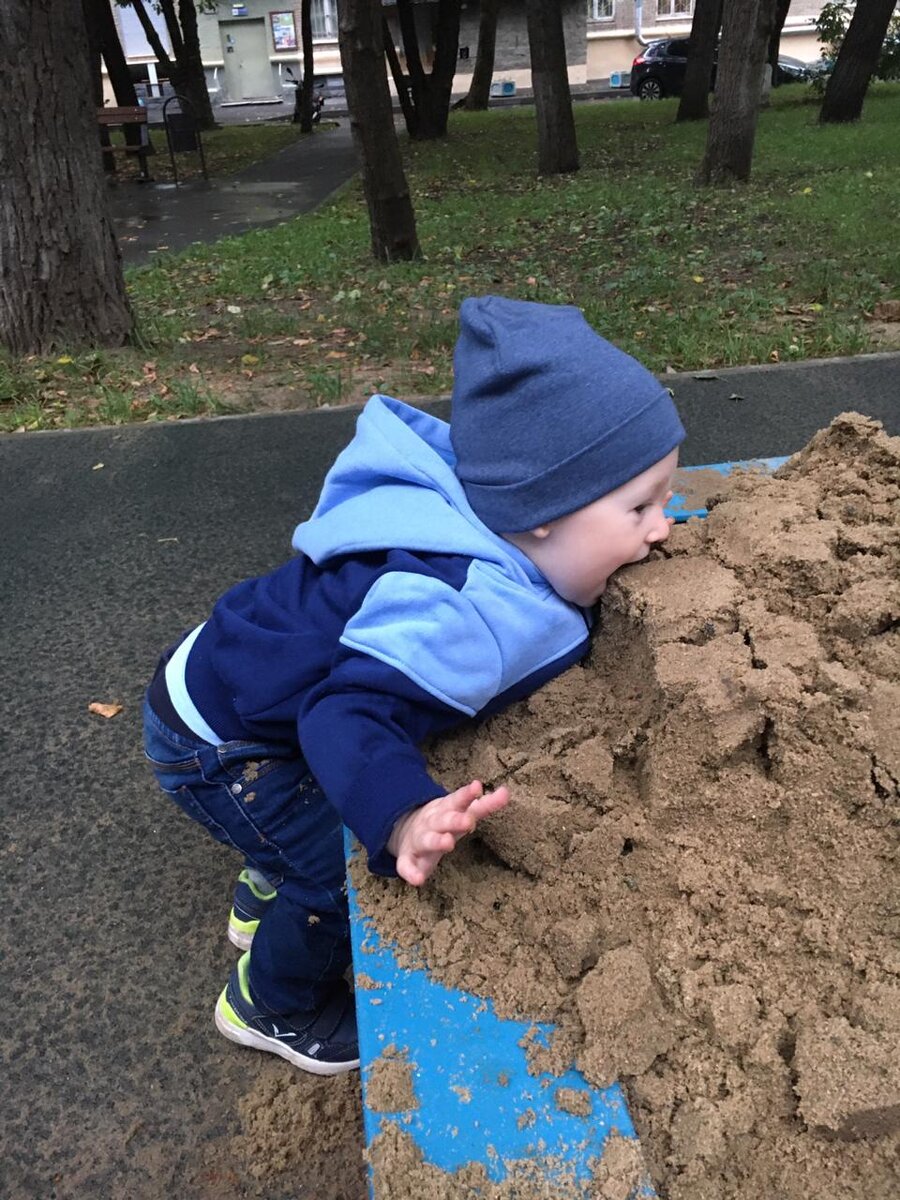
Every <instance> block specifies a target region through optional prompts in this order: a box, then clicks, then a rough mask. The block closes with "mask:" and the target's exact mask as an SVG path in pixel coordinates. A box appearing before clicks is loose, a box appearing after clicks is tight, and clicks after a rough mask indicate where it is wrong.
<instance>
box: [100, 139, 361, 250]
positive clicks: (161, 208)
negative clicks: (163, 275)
mask: <svg viewBox="0 0 900 1200" xmlns="http://www.w3.org/2000/svg"><path fill="white" fill-rule="evenodd" d="M162 144H163V145H164V141H163V143H162ZM162 152H163V153H164V151H162ZM356 171H357V160H356V152H355V150H354V148H353V140H352V138H351V135H350V123H349V121H347V120H341V121H340V122H339V124H338V125H337V127H336V128H324V129H319V130H316V132H315V134H313V136H312V137H304V138H299V139H298V140H297V141H296V142H295V143H293V145H290V146H286V147H285V148H284V149H283V150H280V151H279V152H278V153H277V154H274V155H272V156H271V157H270V158H267V159H265V160H264V161H263V162H260V163H256V164H255V165H254V166H252V167H247V168H246V169H245V170H244V171H241V172H240V173H239V174H238V175H232V176H229V177H227V178H225V179H212V180H210V182H209V183H204V182H202V181H197V182H194V181H191V182H189V183H184V184H181V185H180V186H179V187H175V185H174V184H172V183H160V184H142V183H136V182H134V183H132V182H127V183H119V184H116V185H115V186H113V187H111V188H110V189H109V197H110V207H111V210H112V218H113V225H114V227H115V231H116V237H117V238H118V241H119V246H120V248H121V251H122V257H123V259H124V261H125V265H126V266H130V267H133V266H140V265H142V264H144V263H148V262H152V261H153V259H154V258H155V257H157V255H159V254H161V253H162V254H164V253H166V252H168V251H171V252H173V253H174V252H177V251H179V250H185V249H187V247H188V246H191V245H193V244H194V243H196V242H215V241H218V239H219V238H223V237H233V236H235V235H237V234H241V233H246V232H247V231H248V230H250V229H258V228H262V227H264V226H266V225H278V224H280V223H281V222H282V221H287V220H289V219H290V218H291V217H295V216H297V215H298V214H299V213H306V212H312V210H313V209H314V208H317V207H318V205H320V204H321V203H322V202H323V201H324V200H325V199H327V197H328V196H330V195H331V194H332V192H334V191H336V190H337V189H338V188H339V187H341V185H342V184H344V183H346V182H347V180H348V179H351V178H352V177H353V175H354V174H355V173H356Z"/></svg>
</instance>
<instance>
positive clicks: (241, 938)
mask: <svg viewBox="0 0 900 1200" xmlns="http://www.w3.org/2000/svg"><path fill="white" fill-rule="evenodd" d="M228 940H229V942H231V944H232V946H237V948H238V950H249V949H250V947H251V946H252V945H253V934H252V933H244V931H243V930H242V929H235V928H234V927H233V926H232V925H229V926H228Z"/></svg>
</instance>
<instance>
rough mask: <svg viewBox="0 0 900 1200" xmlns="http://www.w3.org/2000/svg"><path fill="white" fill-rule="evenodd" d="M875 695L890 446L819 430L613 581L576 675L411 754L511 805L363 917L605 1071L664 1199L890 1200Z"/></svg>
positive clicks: (894, 751) (890, 793) (556, 1057)
mask: <svg viewBox="0 0 900 1200" xmlns="http://www.w3.org/2000/svg"><path fill="white" fill-rule="evenodd" d="M898 681H900V439H897V438H893V439H889V438H887V437H886V436H885V435H884V434H883V433H882V432H881V431H880V429H879V427H878V426H877V425H875V424H874V423H873V422H870V421H868V420H866V419H864V418H861V417H858V416H852V415H851V416H843V417H840V418H838V419H837V420H836V421H835V422H834V423H833V424H832V426H831V427H830V428H829V429H827V430H825V431H823V432H822V433H820V434H818V435H817V436H816V437H815V438H814V439H813V440H812V442H811V443H810V444H809V446H808V447H807V448H806V449H805V450H804V451H803V452H802V453H801V454H800V455H798V456H797V457H795V458H794V459H793V460H792V462H791V463H790V464H789V465H788V466H787V467H786V468H784V469H783V470H782V471H781V472H779V474H778V476H777V477H774V478H770V477H763V476H745V477H743V478H740V479H738V480H735V481H731V482H730V483H729V484H728V486H727V489H725V490H724V491H723V493H722V494H721V496H720V497H719V498H718V500H717V501H715V502H714V503H713V504H712V507H711V512H710V516H709V517H708V519H707V520H705V521H693V522H690V523H689V524H688V525H687V526H685V527H681V528H679V529H676V530H675V531H674V532H673V535H672V537H671V539H670V541H669V542H668V543H667V545H666V547H665V549H664V551H663V552H661V553H660V554H659V555H657V556H656V557H655V559H654V560H653V561H651V562H649V563H647V564H644V565H642V566H640V567H637V568H633V569H630V570H628V571H625V572H622V574H621V576H620V577H618V578H617V579H616V580H615V581H614V583H613V585H612V586H611V587H610V590H609V593H608V596H607V597H606V600H605V603H604V605H603V618H602V628H601V630H600V632H599V633H598V636H597V638H596V640H595V643H594V647H593V650H592V653H591V656H590V659H589V660H588V661H587V662H586V663H585V664H584V665H583V666H581V667H576V668H574V669H573V670H571V671H569V672H568V673H567V674H566V675H565V676H563V677H562V678H560V679H559V680H557V681H555V682H554V683H552V684H550V685H549V686H548V687H546V688H544V689H542V690H541V691H540V692H539V693H538V694H536V695H535V696H533V697H532V698H531V699H530V700H528V701H527V702H525V703H523V704H521V705H518V706H517V707H515V708H514V709H511V710H509V711H508V712H506V713H505V714H503V715H502V716H500V717H499V718H496V719H495V720H494V721H492V722H491V723H490V724H489V725H487V726H485V727H484V728H483V729H481V730H479V731H467V732H465V733H463V734H461V735H459V736H457V737H454V738H451V739H448V740H446V741H444V742H442V743H441V744H440V745H438V746H437V747H435V749H434V752H433V756H432V766H433V768H434V771H435V773H436V775H437V777H438V778H441V779H443V780H444V781H445V782H446V783H447V785H448V787H456V786H458V785H459V784H460V783H461V782H463V781H464V780H466V779H469V778H471V777H473V776H476V777H478V778H481V779H483V780H484V781H485V782H486V783H487V784H495V783H499V782H507V783H509V784H510V786H511V788H512V792H513V800H514V802H513V804H512V805H511V806H510V808H509V809H508V810H507V811H506V812H504V813H502V814H498V816H496V817H495V818H492V819H491V822H490V823H489V824H487V825H486V826H485V828H484V830H483V832H482V834H481V835H480V836H479V837H478V838H477V839H476V838H473V839H471V840H470V841H469V843H468V844H464V845H461V846H460V847H459V848H458V850H457V852H456V853H455V854H454V855H451V856H450V857H449V858H447V859H445V860H444V862H443V864H442V866H441V868H440V870H439V871H438V873H437V875H436V877H435V878H434V879H433V880H432V881H431V882H430V883H429V885H428V886H427V887H426V888H425V889H423V890H421V891H419V892H417V891H415V890H413V889H411V888H408V887H404V886H403V885H401V884H398V883H395V882H391V881H384V880H380V879H376V878H373V877H370V876H366V877H365V878H364V879H361V880H360V883H361V896H360V898H361V902H362V904H363V907H364V909H365V910H366V911H367V912H368V913H369V914H371V915H372V916H373V917H374V919H375V921H376V924H377V925H378V927H379V930H380V932H381V933H382V936H384V937H386V938H389V939H394V940H396V941H397V942H399V943H400V945H401V946H405V947H410V948H412V947H418V950H419V951H420V952H421V955H422V957H423V958H424V961H425V963H426V964H427V965H428V966H429V968H430V969H431V970H432V971H433V973H434V974H435V975H436V976H437V977H438V978H440V979H441V980H443V981H444V982H446V983H449V984H450V985H452V986H457V987H461V988H465V989H467V990H469V991H472V992H475V993H478V994H481V995H486V996H491V997H493V999H494V1000H495V1002H496V1004H497V1007H498V1010H499V1011H500V1012H501V1013H502V1014H505V1015H513V1014H515V1015H516V1016H526V1017H532V1018H535V1019H549V1020H552V1021H554V1022H556V1023H557V1025H558V1027H559V1036H558V1037H557V1039H556V1043H555V1045H554V1047H553V1049H552V1051H550V1052H547V1051H544V1052H543V1053H542V1054H538V1053H535V1055H534V1059H535V1065H536V1067H540V1068H541V1069H546V1068H547V1067H551V1068H554V1069H558V1070H562V1069H564V1068H565V1067H567V1066H568V1065H569V1063H570V1062H572V1061H573V1060H574V1061H575V1062H576V1063H577V1065H578V1066H579V1067H580V1068H581V1070H583V1071H584V1073H585V1074H586V1075H587V1077H588V1078H589V1079H590V1080H591V1081H593V1082H594V1083H596V1084H598V1085H602V1084H606V1083H608V1082H609V1081H611V1080H612V1079H614V1078H619V1079H621V1080H622V1082H623V1083H624V1085H625V1087H626V1090H627V1092H628V1095H629V1099H630V1104H631V1108H632V1114H633V1117H634V1119H635V1123H636V1125H637V1127H638V1131H639V1133H640V1135H641V1140H642V1144H643V1146H644V1149H645V1151H646V1153H647V1156H648V1161H649V1166H650V1170H651V1174H652V1176H653V1178H654V1181H655V1183H656V1186H657V1188H658V1189H659V1191H660V1194H661V1195H663V1196H664V1197H667V1198H669V1200H706V1198H719V1197H722V1198H725V1197H742V1198H743V1197H747V1198H748V1200H750V1198H751V1197H752V1198H753V1200H758V1197H761V1196H764V1197H776V1196H777V1197H779V1200H809V1198H810V1197H816V1198H817V1200H830V1198H832V1197H834V1200H837V1198H838V1197H841V1200H848V1198H852V1197H866V1200H888V1197H890V1198H891V1200H893V1197H895V1196H897V1195H898V1194H900V1169H898V1157H897V1156H898V1149H900V1146H898V1138H900V939H898V934H900V883H898V871H897V857H898V855H897V816H898V811H900V809H898V779H900V682H898ZM400 1049H402V1048H400ZM394 1140H395V1142H396V1143H397V1148H396V1150H395V1153H396V1155H397V1156H401V1158H402V1155H406V1156H407V1161H406V1162H405V1164H404V1169H405V1170H406V1171H407V1172H409V1170H410V1169H411V1167H410V1163H409V1161H408V1147H405V1146H404V1143H403V1142H402V1139H399V1138H395V1139H394ZM398 1165H399V1162H398ZM386 1173H387V1172H386ZM614 1182H615V1181H613V1184H614ZM613 1184H610V1187H612V1190H610V1191H608V1194H609V1195H613V1194H616V1193H615V1188H614V1186H613ZM455 1186H456V1184H452V1185H451V1183H450V1181H446V1184H445V1186H444V1188H443V1191H442V1190H441V1186H440V1185H439V1184H436V1185H434V1186H432V1185H431V1184H429V1185H428V1190H427V1191H426V1192H423V1193H422V1194H423V1195H428V1196H439V1195H440V1196H450V1195H457V1194H459V1195H476V1194H481V1193H480V1192H476V1191H472V1190H471V1188H470V1189H469V1191H466V1190H465V1189H463V1190H462V1191H459V1192H456V1191H453V1190H451V1188H452V1187H455ZM404 1194H405V1193H404ZM530 1194H531V1193H529V1192H528V1191H527V1189H523V1190H521V1191H519V1192H516V1195H520V1196H522V1197H524V1196H526V1195H530ZM535 1194H540V1193H535ZM594 1194H596V1195H600V1194H601V1192H600V1191H597V1192H595V1193H594ZM602 1194H604V1195H606V1194H607V1191H606V1190H604V1191H603V1193H602Z"/></svg>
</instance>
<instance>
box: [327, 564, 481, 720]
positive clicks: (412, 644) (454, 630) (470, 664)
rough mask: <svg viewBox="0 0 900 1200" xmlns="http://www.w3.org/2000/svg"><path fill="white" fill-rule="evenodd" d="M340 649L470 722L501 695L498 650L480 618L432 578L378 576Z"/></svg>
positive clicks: (452, 590)
mask: <svg viewBox="0 0 900 1200" xmlns="http://www.w3.org/2000/svg"><path fill="white" fill-rule="evenodd" d="M341 644H342V645H344V646H347V647H348V648H349V649H351V650H357V651H359V652H360V653H362V654H368V655H370V656H371V657H372V658H377V659H379V660H380V661H381V662H384V663H387V664H388V666H391V667H394V668H395V669H396V670H398V671H402V672H403V674H404V675H406V677H407V678H408V679H411V680H412V681H413V683H416V684H418V685H419V687H421V688H422V689H423V690H424V691H426V692H428V693H429V695H432V696H434V697H435V698H436V699H438V700H440V701H442V702H443V703H444V704H448V705H450V707H451V708H455V709H457V710H458V711H459V712H463V713H465V714H466V715H467V716H470V717H472V716H474V715H475V713H477V712H478V710H479V709H481V708H483V707H484V705H485V704H487V702H488V701H489V700H491V699H492V698H493V697H494V696H495V695H496V694H497V693H498V691H499V690H500V682H501V679H502V674H503V671H502V662H501V658H500V648H499V646H498V645H497V640H496V638H495V637H494V636H493V634H492V632H491V630H490V629H489V627H488V625H487V623H486V622H485V620H484V618H483V617H482V615H481V614H480V613H479V612H478V610H477V608H476V607H475V606H474V605H473V604H472V602H471V601H470V600H469V599H467V598H466V596H465V595H464V594H463V592H460V591H457V590H456V588H454V587H451V586H450V584H449V583H445V582H444V581H443V580H441V579H435V578H434V577H432V576H429V575H418V574H414V573H412V572H405V571H393V572H391V573H390V574H388V575H382V576H381V577H380V578H379V579H377V580H376V581H375V583H374V584H373V585H372V587H371V588H370V589H369V591H368V593H367V594H366V598H365V601H364V602H363V604H362V607H361V608H360V609H359V610H358V611H357V612H356V613H355V614H354V616H353V617H352V618H351V619H350V620H349V621H348V622H347V625H346V626H345V628H344V633H343V635H342V637H341Z"/></svg>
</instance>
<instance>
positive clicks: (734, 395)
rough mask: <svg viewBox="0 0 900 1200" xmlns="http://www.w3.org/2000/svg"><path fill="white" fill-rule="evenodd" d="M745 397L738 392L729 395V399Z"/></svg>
mask: <svg viewBox="0 0 900 1200" xmlns="http://www.w3.org/2000/svg"><path fill="white" fill-rule="evenodd" d="M743 398H744V397H743V396H739V395H738V394H737V392H732V393H731V395H730V396H729V397H728V399H729V400H743Z"/></svg>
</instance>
